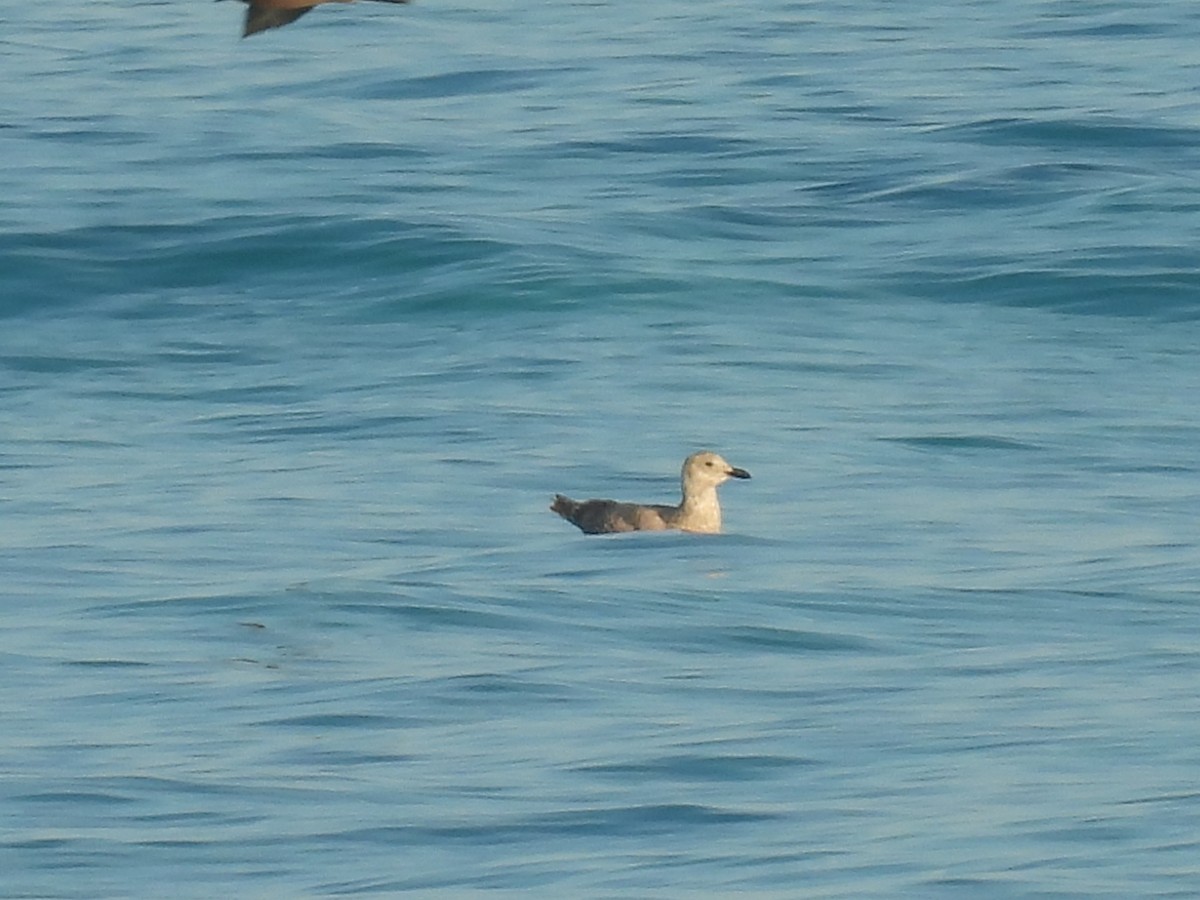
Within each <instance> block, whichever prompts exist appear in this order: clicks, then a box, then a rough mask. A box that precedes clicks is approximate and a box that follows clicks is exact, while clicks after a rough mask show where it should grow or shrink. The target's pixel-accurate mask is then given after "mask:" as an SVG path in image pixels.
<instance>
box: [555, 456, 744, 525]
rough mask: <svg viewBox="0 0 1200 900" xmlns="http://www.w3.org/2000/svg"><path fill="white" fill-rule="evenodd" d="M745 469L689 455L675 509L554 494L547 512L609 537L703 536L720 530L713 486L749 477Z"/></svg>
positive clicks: (673, 507) (681, 476)
mask: <svg viewBox="0 0 1200 900" xmlns="http://www.w3.org/2000/svg"><path fill="white" fill-rule="evenodd" d="M749 477H750V473H749V472H747V471H746V470H745V469H737V468H734V467H733V466H731V465H730V464H729V463H727V462H725V460H724V459H722V458H721V457H720V456H718V455H717V454H716V453H713V452H712V451H710V450H701V451H700V452H699V453H693V454H692V455H691V456H689V457H688V458H687V459H685V460H684V461H683V471H682V473H681V474H680V481H681V482H682V484H683V499H682V500H680V501H679V505H678V506H641V505H639V504H637V503H619V502H618V501H616V500H584V501H582V502H581V501H579V500H572V499H571V498H570V497H564V496H563V495H562V494H555V495H554V502H553V503H551V504H550V509H551V510H552V511H554V512H556V513H558V514H559V515H560V516H562V517H563V518H564V519H566V520H567V521H568V522H570V523H571V524H572V525H575V526H576V527H578V528H579V530H580V531H582V532H583V533H584V534H609V533H611V532H614V531H664V530H666V529H668V528H676V529H679V530H680V531H693V532H698V533H703V534H716V533H717V532H719V531H720V530H721V504H720V503H719V502H718V501H717V487H718V486H720V485H722V484H724V483H725V482H726V481H728V480H729V479H730V478H749Z"/></svg>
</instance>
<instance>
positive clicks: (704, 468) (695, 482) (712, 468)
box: [683, 450, 750, 493]
mask: <svg viewBox="0 0 1200 900" xmlns="http://www.w3.org/2000/svg"><path fill="white" fill-rule="evenodd" d="M749 477H750V473H749V472H747V471H746V470H745V469H739V468H737V467H735V466H731V465H730V464H729V463H727V462H725V460H724V459H723V458H722V457H721V456H720V454H717V453H713V452H712V451H711V450H701V451H700V452H699V453H693V454H692V455H691V456H689V457H688V458H687V459H685V460H684V461H683V484H684V492H685V493H686V492H687V491H688V489H689V488H692V489H702V488H705V487H716V486H717V485H719V484H724V483H725V482H726V481H728V480H729V479H730V478H749Z"/></svg>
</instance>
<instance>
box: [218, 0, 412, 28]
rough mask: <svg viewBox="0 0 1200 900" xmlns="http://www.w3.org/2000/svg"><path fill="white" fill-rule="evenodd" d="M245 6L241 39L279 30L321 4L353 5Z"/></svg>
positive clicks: (268, 1)
mask: <svg viewBox="0 0 1200 900" xmlns="http://www.w3.org/2000/svg"><path fill="white" fill-rule="evenodd" d="M242 2H243V3H245V4H246V26H245V28H243V29H242V37H249V36H250V35H252V34H258V33H259V32H260V31H266V30H267V29H268V28H281V27H283V26H284V25H287V24H288V23H289V22H295V21H296V20H297V19H298V18H300V17H301V16H302V15H304V14H305V13H306V12H308V11H309V10H310V9H312V8H313V7H314V6H320V5H321V4H322V3H353V2H354V0H242ZM378 2H380V3H407V2H408V0H378Z"/></svg>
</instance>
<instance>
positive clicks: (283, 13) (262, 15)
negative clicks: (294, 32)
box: [242, 3, 312, 37]
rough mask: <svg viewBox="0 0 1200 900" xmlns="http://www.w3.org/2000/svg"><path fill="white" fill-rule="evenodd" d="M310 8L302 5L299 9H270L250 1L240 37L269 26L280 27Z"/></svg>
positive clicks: (294, 19)
mask: <svg viewBox="0 0 1200 900" xmlns="http://www.w3.org/2000/svg"><path fill="white" fill-rule="evenodd" d="M310 9H312V7H311V6H303V7H301V8H300V9H271V8H269V7H265V6H259V5H258V4H257V3H251V4H250V5H249V6H248V7H246V27H245V28H244V29H243V30H242V37H250V35H252V34H258V33H259V32H260V31H266V30H267V29H269V28H282V27H283V26H284V25H288V24H290V23H292V22H295V21H296V20H297V19H298V18H300V17H301V16H302V15H304V14H305V13H306V12H308V11H309V10H310Z"/></svg>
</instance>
